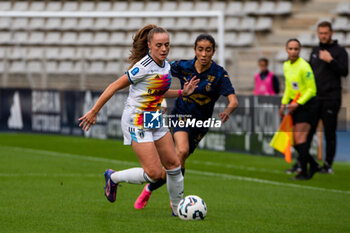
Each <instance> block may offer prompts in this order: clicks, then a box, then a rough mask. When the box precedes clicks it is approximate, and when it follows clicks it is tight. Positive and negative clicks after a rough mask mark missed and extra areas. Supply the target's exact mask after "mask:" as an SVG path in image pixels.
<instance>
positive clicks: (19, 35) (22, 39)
mask: <svg viewBox="0 0 350 233" xmlns="http://www.w3.org/2000/svg"><path fill="white" fill-rule="evenodd" d="M27 40H28V34H27V32H14V33H13V43H14V44H17V43H26V42H27Z"/></svg>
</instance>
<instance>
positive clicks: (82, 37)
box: [72, 32, 94, 45]
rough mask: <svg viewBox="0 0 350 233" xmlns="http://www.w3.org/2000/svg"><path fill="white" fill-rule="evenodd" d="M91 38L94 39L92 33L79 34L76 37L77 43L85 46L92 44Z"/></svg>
mask: <svg viewBox="0 0 350 233" xmlns="http://www.w3.org/2000/svg"><path fill="white" fill-rule="evenodd" d="M93 38H94V35H93V33H92V32H80V33H79V36H78V43H79V44H85V45H89V44H93ZM72 41H75V40H72Z"/></svg>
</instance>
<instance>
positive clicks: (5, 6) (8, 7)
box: [0, 1, 11, 11]
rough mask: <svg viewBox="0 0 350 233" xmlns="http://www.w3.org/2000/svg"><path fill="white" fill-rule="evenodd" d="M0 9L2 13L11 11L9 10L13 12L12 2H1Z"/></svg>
mask: <svg viewBox="0 0 350 233" xmlns="http://www.w3.org/2000/svg"><path fill="white" fill-rule="evenodd" d="M0 9H1V10H2V11H9V10H11V2H10V1H1V2H0Z"/></svg>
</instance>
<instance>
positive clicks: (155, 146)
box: [79, 25, 199, 215]
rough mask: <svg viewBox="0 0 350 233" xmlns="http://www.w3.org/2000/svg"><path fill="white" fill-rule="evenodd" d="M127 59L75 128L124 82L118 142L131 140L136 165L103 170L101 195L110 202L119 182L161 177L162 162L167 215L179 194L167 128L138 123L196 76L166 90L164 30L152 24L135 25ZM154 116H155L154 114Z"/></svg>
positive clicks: (89, 120)
mask: <svg viewBox="0 0 350 233" xmlns="http://www.w3.org/2000/svg"><path fill="white" fill-rule="evenodd" d="M133 40H134V41H133V45H132V50H131V55H130V57H129V61H130V62H131V63H132V65H131V66H130V67H131V68H130V69H129V70H128V71H127V72H126V74H124V75H123V76H122V77H120V78H119V79H118V80H116V81H115V82H113V83H111V84H110V85H109V86H108V87H107V88H106V89H105V91H104V92H103V93H102V95H101V96H100V97H99V99H98V100H97V102H96V104H95V105H94V107H93V108H92V109H91V110H90V111H89V112H87V113H86V114H85V115H84V116H83V117H81V118H80V119H79V120H80V121H81V123H80V125H79V126H80V127H82V129H83V130H88V129H89V128H90V126H91V125H92V124H95V123H96V118H97V113H98V112H99V110H100V109H101V108H102V106H103V105H104V104H105V103H106V102H107V101H108V100H109V99H110V98H111V97H112V96H113V94H114V93H115V92H116V91H118V90H121V89H123V88H125V87H127V86H129V85H130V88H129V96H128V98H127V100H126V102H125V108H124V111H123V115H122V130H123V136H124V144H125V145H131V146H132V148H133V150H134V152H135V154H136V156H137V157H138V159H139V161H140V164H141V166H142V168H130V169H126V170H122V171H114V170H112V169H107V170H106V172H105V174H104V176H105V181H106V185H105V196H106V197H107V199H108V200H109V201H110V202H114V201H115V199H116V192H117V187H118V184H119V183H122V182H127V183H133V184H142V183H146V182H148V183H154V182H156V181H157V180H158V179H160V177H161V173H162V165H163V166H164V167H165V169H166V173H167V187H168V192H169V196H170V201H171V203H172V206H173V208H172V210H173V215H177V211H176V210H177V206H178V203H179V202H180V200H181V199H182V196H183V176H182V174H181V166H180V161H179V158H178V157H177V156H176V153H175V146H174V142H173V139H172V136H171V134H170V133H169V131H168V128H167V127H160V128H155V129H149V128H144V127H143V121H144V119H143V116H144V115H143V113H144V112H146V111H150V112H156V113H158V111H159V112H160V110H161V102H162V100H163V97H167V98H169V97H170V98H171V97H173V98H176V97H178V96H181V95H184V96H187V95H189V94H191V93H192V92H193V90H194V89H195V88H196V87H197V84H198V81H199V80H196V79H194V80H191V81H190V82H188V83H186V85H185V86H184V88H183V90H169V87H170V84H171V76H170V74H169V72H170V65H169V63H168V61H167V60H166V58H167V55H168V53H169V49H170V42H169V35H168V32H167V31H166V30H165V29H164V28H161V27H157V26H156V25H147V26H145V27H143V28H141V29H140V30H139V31H138V32H137V33H136V35H135V36H134V38H133ZM155 117H157V115H155Z"/></svg>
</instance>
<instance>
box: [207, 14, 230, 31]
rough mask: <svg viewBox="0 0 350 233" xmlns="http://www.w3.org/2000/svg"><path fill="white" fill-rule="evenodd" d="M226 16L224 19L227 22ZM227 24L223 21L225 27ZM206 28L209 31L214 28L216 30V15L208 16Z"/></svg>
mask: <svg viewBox="0 0 350 233" xmlns="http://www.w3.org/2000/svg"><path fill="white" fill-rule="evenodd" d="M227 19H228V17H226V21H225V22H227ZM227 26H229V25H227V24H226V23H225V27H227ZM207 29H208V30H210V31H214V30H218V18H217V17H210V18H209V19H208V24H207Z"/></svg>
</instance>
